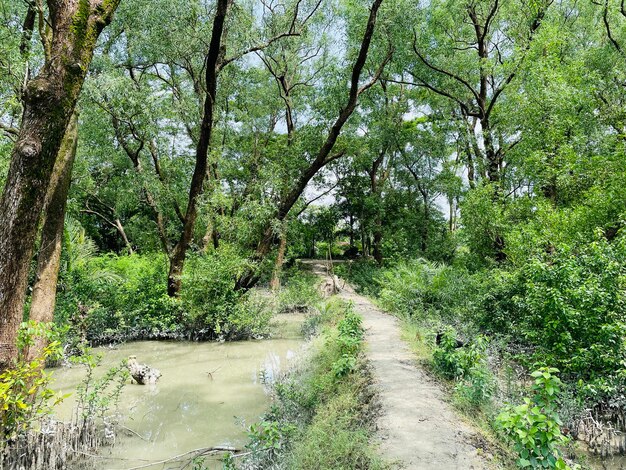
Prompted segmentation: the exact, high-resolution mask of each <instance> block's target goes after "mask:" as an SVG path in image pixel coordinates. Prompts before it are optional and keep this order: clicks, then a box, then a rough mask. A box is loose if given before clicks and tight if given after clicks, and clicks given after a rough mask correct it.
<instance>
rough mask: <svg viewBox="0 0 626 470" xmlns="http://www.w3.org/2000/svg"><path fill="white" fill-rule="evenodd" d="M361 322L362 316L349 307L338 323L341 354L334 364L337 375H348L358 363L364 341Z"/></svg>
mask: <svg viewBox="0 0 626 470" xmlns="http://www.w3.org/2000/svg"><path fill="white" fill-rule="evenodd" d="M361 323H362V319H361V317H360V316H359V315H357V314H356V313H354V311H352V309H351V308H350V307H349V308H348V310H347V312H346V314H345V316H344V318H343V319H342V320H341V321H340V322H339V324H338V325H337V330H338V332H339V336H338V337H337V344H338V345H339V353H340V354H341V356H340V357H339V359H337V360H336V361H335V362H334V363H333V365H332V370H333V373H334V375H335V377H338V378H339V377H344V376H346V375H348V374H349V373H350V372H352V371H353V370H354V369H355V367H356V365H357V356H358V353H359V350H360V348H361V343H362V342H363V328H362V326H361Z"/></svg>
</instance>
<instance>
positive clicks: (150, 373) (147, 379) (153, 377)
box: [128, 356, 161, 385]
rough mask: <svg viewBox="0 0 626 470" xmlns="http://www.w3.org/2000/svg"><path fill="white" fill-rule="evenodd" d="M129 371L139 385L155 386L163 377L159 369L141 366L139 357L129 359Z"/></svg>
mask: <svg viewBox="0 0 626 470" xmlns="http://www.w3.org/2000/svg"><path fill="white" fill-rule="evenodd" d="M128 371H129V372H130V375H131V377H132V378H133V379H135V381H136V382H137V383H138V384H139V385H147V384H155V383H156V382H157V380H159V377H161V372H160V371H159V370H158V369H155V368H154V367H150V366H148V365H147V364H139V363H138V362H137V356H130V357H129V358H128Z"/></svg>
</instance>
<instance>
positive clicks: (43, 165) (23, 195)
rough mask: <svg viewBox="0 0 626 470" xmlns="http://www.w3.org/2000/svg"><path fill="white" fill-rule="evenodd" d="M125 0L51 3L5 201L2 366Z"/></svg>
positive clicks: (11, 352) (0, 223)
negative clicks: (85, 90)
mask: <svg viewBox="0 0 626 470" xmlns="http://www.w3.org/2000/svg"><path fill="white" fill-rule="evenodd" d="M119 1H120V0H106V1H105V0H100V1H96V0H91V1H86V0H81V1H78V0H73V1H69V0H68V1H63V2H61V1H59V0H48V10H49V18H47V19H46V21H42V24H43V25H44V26H43V27H42V32H43V35H42V41H43V44H44V51H45V61H44V65H43V67H42V68H41V71H40V72H39V74H38V75H37V76H36V77H34V78H32V79H30V80H29V81H28V82H27V84H26V87H25V90H24V93H23V97H22V103H23V108H24V111H23V115H22V123H21V128H20V132H19V136H18V138H17V141H16V142H15V146H14V148H13V152H12V154H11V164H10V167H9V173H8V176H7V180H6V184H5V187H4V191H3V194H2V199H1V200H0V370H2V369H5V368H7V367H9V366H10V365H11V364H12V363H13V362H14V360H15V359H16V358H17V345H16V339H17V330H18V328H19V325H20V322H21V320H22V317H23V310H24V300H25V298H26V286H27V282H28V269H29V266H30V261H31V258H32V254H33V248H34V244H35V239H36V237H37V227H38V225H39V219H40V216H41V211H42V208H43V205H44V200H45V198H46V192H47V190H48V184H49V181H50V176H51V174H52V170H53V168H54V164H55V160H56V157H57V155H58V153H59V148H60V147H61V141H62V140H63V136H64V135H65V131H66V129H67V126H68V123H69V121H70V117H71V115H72V113H73V112H74V107H75V105H76V100H77V99H78V95H79V94H80V91H81V88H82V85H83V82H84V80H85V76H86V74H87V69H88V68H89V64H90V63H91V59H92V57H93V51H94V48H95V46H96V41H97V39H98V37H99V35H100V33H101V31H102V30H103V28H104V27H105V26H106V25H107V24H108V23H109V21H110V20H111V16H112V14H113V12H114V11H115V9H116V8H117V5H118V4H119ZM40 14H41V15H43V13H40Z"/></svg>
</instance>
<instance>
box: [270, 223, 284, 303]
mask: <svg viewBox="0 0 626 470" xmlns="http://www.w3.org/2000/svg"><path fill="white" fill-rule="evenodd" d="M286 251H287V234H286V233H284V232H283V233H282V234H281V236H280V243H279V245H278V255H277V256H276V261H275V262H274V271H273V272H272V280H271V282H270V287H271V289H272V290H273V291H277V290H278V289H280V277H281V274H282V272H283V264H284V263H285V252H286Z"/></svg>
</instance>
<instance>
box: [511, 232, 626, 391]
mask: <svg viewBox="0 0 626 470" xmlns="http://www.w3.org/2000/svg"><path fill="white" fill-rule="evenodd" d="M624 259H626V241H625V240H624V239H621V240H619V241H618V242H617V243H614V244H611V243H609V242H607V241H606V240H603V239H598V240H596V241H595V242H593V243H589V244H587V245H586V246H580V247H578V248H576V249H573V248H570V247H566V246H563V247H559V248H558V249H557V250H556V253H555V254H554V256H552V257H551V258H550V259H549V260H545V261H544V260H541V259H534V260H532V261H530V262H529V263H528V264H527V265H526V266H525V267H524V268H523V270H522V275H521V277H520V280H521V281H522V282H523V287H524V292H523V293H524V295H523V296H519V297H518V298H517V299H516V300H517V304H518V306H519V311H520V313H521V318H522V321H523V324H522V329H521V333H522V334H523V336H524V337H525V338H526V340H527V341H528V342H530V343H531V344H534V345H535V346H536V348H537V350H536V353H535V357H534V359H535V360H540V361H542V362H543V363H545V364H554V365H556V366H557V367H559V368H560V369H561V370H562V371H563V373H564V374H566V375H567V376H568V378H570V379H584V380H594V379H597V378H602V377H606V376H609V377H611V376H613V377H614V376H615V375H616V374H617V373H618V371H619V370H621V369H623V368H624V358H625V357H626V343H624V340H623V338H624V337H626V304H625V298H624V294H623V289H624V281H625V280H626V263H625V262H624Z"/></svg>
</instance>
